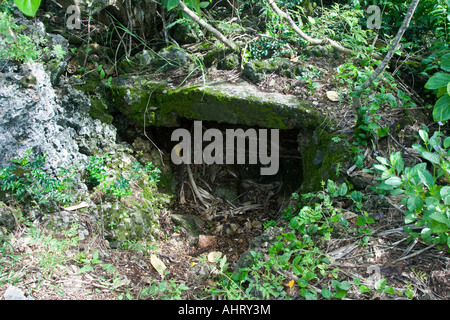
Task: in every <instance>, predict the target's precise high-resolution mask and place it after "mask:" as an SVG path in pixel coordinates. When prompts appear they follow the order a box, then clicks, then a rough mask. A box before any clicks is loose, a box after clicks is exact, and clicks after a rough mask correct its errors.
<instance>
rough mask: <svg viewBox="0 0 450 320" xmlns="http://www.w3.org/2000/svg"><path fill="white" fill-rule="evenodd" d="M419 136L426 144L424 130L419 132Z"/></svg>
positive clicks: (426, 133) (426, 136)
mask: <svg viewBox="0 0 450 320" xmlns="http://www.w3.org/2000/svg"><path fill="white" fill-rule="evenodd" d="M419 136H420V138H421V139H422V141H423V142H428V139H429V138H428V132H426V131H425V130H422V129H421V130H419Z"/></svg>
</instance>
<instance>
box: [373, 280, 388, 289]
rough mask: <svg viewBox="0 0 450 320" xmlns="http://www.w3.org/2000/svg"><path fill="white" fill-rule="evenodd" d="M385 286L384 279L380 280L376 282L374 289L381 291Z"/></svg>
mask: <svg viewBox="0 0 450 320" xmlns="http://www.w3.org/2000/svg"><path fill="white" fill-rule="evenodd" d="M385 286H386V279H385V278H383V279H380V280H378V281H377V282H375V289H377V290H383V289H384V287H385Z"/></svg>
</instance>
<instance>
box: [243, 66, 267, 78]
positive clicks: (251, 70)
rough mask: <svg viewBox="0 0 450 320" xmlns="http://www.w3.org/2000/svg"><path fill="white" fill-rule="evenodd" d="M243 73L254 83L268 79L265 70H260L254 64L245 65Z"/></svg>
mask: <svg viewBox="0 0 450 320" xmlns="http://www.w3.org/2000/svg"><path fill="white" fill-rule="evenodd" d="M242 73H243V74H244V76H246V77H247V78H248V79H249V80H250V81H251V82H253V83H259V82H261V81H263V80H264V79H265V78H266V71H265V69H264V68H258V67H257V66H256V65H255V63H254V62H247V63H246V64H244V70H243V72H242Z"/></svg>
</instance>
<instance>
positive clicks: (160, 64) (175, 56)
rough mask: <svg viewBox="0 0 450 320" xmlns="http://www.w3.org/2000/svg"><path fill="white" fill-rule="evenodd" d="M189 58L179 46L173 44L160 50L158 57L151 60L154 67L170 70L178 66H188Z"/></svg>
mask: <svg viewBox="0 0 450 320" xmlns="http://www.w3.org/2000/svg"><path fill="white" fill-rule="evenodd" d="M188 62H189V58H188V56H187V54H186V53H185V52H183V51H182V50H181V49H180V48H179V47H177V46H175V45H172V46H169V47H167V48H164V49H162V50H161V51H159V52H158V54H157V55H156V57H155V58H154V59H153V60H152V61H151V62H150V64H151V65H152V67H154V68H156V69H161V71H163V72H164V71H168V70H172V69H176V68H184V67H187V64H188Z"/></svg>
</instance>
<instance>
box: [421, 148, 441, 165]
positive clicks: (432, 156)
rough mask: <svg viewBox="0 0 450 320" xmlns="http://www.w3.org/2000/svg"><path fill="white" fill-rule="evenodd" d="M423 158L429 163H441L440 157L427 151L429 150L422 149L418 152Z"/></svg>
mask: <svg viewBox="0 0 450 320" xmlns="http://www.w3.org/2000/svg"><path fill="white" fill-rule="evenodd" d="M420 155H421V156H422V157H423V158H424V159H426V160H428V161H430V162H431V163H434V164H440V163H441V159H440V158H439V155H438V154H436V153H433V152H429V151H424V152H422V153H421V154H420Z"/></svg>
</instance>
